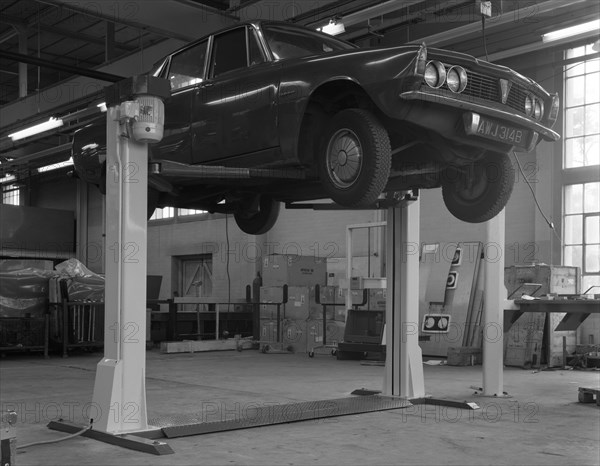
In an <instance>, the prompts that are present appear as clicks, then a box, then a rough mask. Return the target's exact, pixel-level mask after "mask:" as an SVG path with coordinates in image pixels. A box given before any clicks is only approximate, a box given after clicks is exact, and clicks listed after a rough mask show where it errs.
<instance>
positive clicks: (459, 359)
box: [448, 346, 482, 366]
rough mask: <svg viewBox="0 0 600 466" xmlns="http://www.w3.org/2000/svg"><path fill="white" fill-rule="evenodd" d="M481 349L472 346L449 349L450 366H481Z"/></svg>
mask: <svg viewBox="0 0 600 466" xmlns="http://www.w3.org/2000/svg"><path fill="white" fill-rule="evenodd" d="M481 354H482V353H481V348H474V347H472V346H461V347H449V348H448V365H449V366H475V365H479V364H481V359H482V356H481Z"/></svg>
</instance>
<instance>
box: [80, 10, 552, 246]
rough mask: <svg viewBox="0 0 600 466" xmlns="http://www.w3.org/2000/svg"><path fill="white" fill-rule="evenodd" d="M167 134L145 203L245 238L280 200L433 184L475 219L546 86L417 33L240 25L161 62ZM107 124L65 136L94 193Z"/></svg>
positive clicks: (539, 134)
mask: <svg viewBox="0 0 600 466" xmlns="http://www.w3.org/2000/svg"><path fill="white" fill-rule="evenodd" d="M153 74H154V76H157V77H162V78H167V79H169V81H170V83H171V96H170V97H169V98H168V99H167V100H166V101H165V115H166V117H165V131H164V138H163V139H162V141H161V142H159V143H157V144H152V145H149V152H150V173H151V176H150V179H149V196H148V199H149V209H150V211H152V210H153V209H154V208H155V207H157V206H173V207H181V208H189V209H202V210H206V211H209V212H227V213H233V214H234V216H235V219H236V221H237V223H238V225H239V227H240V228H241V229H242V230H243V231H245V232H247V233H249V234H260V233H264V232H266V231H267V230H268V229H269V228H271V227H272V226H273V224H274V223H275V220H276V219H277V215H278V213H279V206H280V203H281V202H286V203H292V202H297V201H306V200H312V199H322V198H330V199H332V200H333V201H334V202H335V203H337V204H339V205H341V206H343V207H347V208H353V207H368V206H370V205H373V204H374V202H375V201H376V200H377V199H378V197H379V196H380V195H381V194H382V193H383V192H393V191H401V190H407V189H414V188H425V189H427V188H437V187H440V186H441V188H442V193H443V198H444V202H445V204H446V206H447V208H448V209H449V211H450V212H451V213H452V214H453V215H454V216H455V217H457V218H459V219H461V220H463V221H466V222H473V223H475V222H484V221H486V220H489V219H490V218H492V217H494V216H495V215H496V214H498V212H500V210H502V208H503V207H504V206H505V205H506V203H507V201H508V199H509V197H510V194H511V192H512V188H513V182H514V170H513V167H512V163H511V161H510V158H509V154H510V153H511V152H512V151H515V150H516V151H519V152H528V151H531V150H533V149H534V148H535V147H536V145H537V144H538V143H539V142H540V141H541V140H546V141H556V140H558V139H559V135H558V134H557V133H556V132H555V131H553V130H552V129H551V128H552V126H553V125H554V123H555V121H556V118H557V114H558V108H559V100H558V96H556V95H550V94H548V92H546V91H545V90H544V89H543V88H542V87H541V86H539V85H538V84H536V83H535V82H533V81H532V80H531V79H528V78H526V77H524V76H521V75H520V74H518V73H516V72H515V71H513V70H511V69H509V68H506V67H504V66H499V65H495V64H492V63H489V62H486V61H482V60H478V59H476V58H474V57H472V56H469V55H465V54H462V53H457V52H452V51H448V50H440V49H432V48H427V47H426V45H425V44H422V45H420V46H418V45H408V46H398V47H379V48H367V49H363V48H357V47H355V46H354V45H352V44H349V43H347V42H344V41H341V40H338V39H336V38H334V37H331V36H328V35H326V34H322V33H319V32H316V31H313V30H309V29H306V28H303V27H298V26H294V25H291V24H287V23H278V22H266V21H265V22H251V23H246V24H240V25H237V26H235V27H230V28H228V29H226V30H223V31H220V32H217V33H215V34H212V35H210V36H208V37H204V38H203V39H200V40H198V41H196V42H194V43H192V44H190V45H188V46H186V47H184V48H182V49H180V50H178V51H177V52H174V53H173V54H171V55H169V56H168V57H166V58H165V59H164V60H163V61H161V62H160V63H159V64H158V65H157V66H156V67H155V69H154V70H153ZM105 159H106V135H105V124H104V122H102V121H98V124H95V125H90V126H88V127H86V128H84V129H82V130H80V131H79V132H77V133H76V135H75V138H74V141H73V160H74V163H75V168H76V171H77V173H78V174H79V176H80V177H82V178H84V179H85V180H86V181H88V182H90V183H94V184H97V185H99V186H100V189H101V190H102V189H103V188H104V181H103V180H104V176H105V175H104V172H105V163H104V162H105Z"/></svg>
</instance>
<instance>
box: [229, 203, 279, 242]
mask: <svg viewBox="0 0 600 466" xmlns="http://www.w3.org/2000/svg"><path fill="white" fill-rule="evenodd" d="M253 204H254V205H253V206H252V207H250V208H246V207H240V209H239V210H237V211H236V212H235V213H234V214H233V217H234V218H235V222H236V223H237V226H238V227H239V228H240V230H242V231H243V232H244V233H247V234H249V235H262V234H263V233H266V232H267V231H269V230H270V229H271V228H273V225H275V222H276V221H277V218H278V217H279V210H280V208H281V204H280V203H279V202H277V201H274V200H273V199H271V198H270V197H268V196H260V197H259V198H258V200H257V201H255V202H254V203H253Z"/></svg>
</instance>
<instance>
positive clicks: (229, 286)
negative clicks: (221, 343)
mask: <svg viewBox="0 0 600 466" xmlns="http://www.w3.org/2000/svg"><path fill="white" fill-rule="evenodd" d="M225 241H226V242H227V258H226V259H225V270H226V272H227V311H228V312H229V311H230V310H231V308H230V306H231V304H230V303H231V275H230V273H229V214H225ZM217 338H218V335H217Z"/></svg>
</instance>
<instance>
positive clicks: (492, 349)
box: [483, 209, 508, 397]
mask: <svg viewBox="0 0 600 466" xmlns="http://www.w3.org/2000/svg"><path fill="white" fill-rule="evenodd" d="M505 228H506V219H505V212H504V209H503V210H502V211H501V212H500V213H499V214H498V215H496V217H494V218H493V219H491V220H489V221H488V222H487V223H486V243H485V245H484V257H485V258H484V261H485V262H484V267H485V269H484V274H485V282H484V286H485V290H484V307H483V316H484V322H483V395H484V396H492V397H501V396H504V388H503V385H504V382H503V351H504V309H506V308H507V305H508V303H507V299H506V287H505V286H504V241H505V239H504V238H505Z"/></svg>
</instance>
